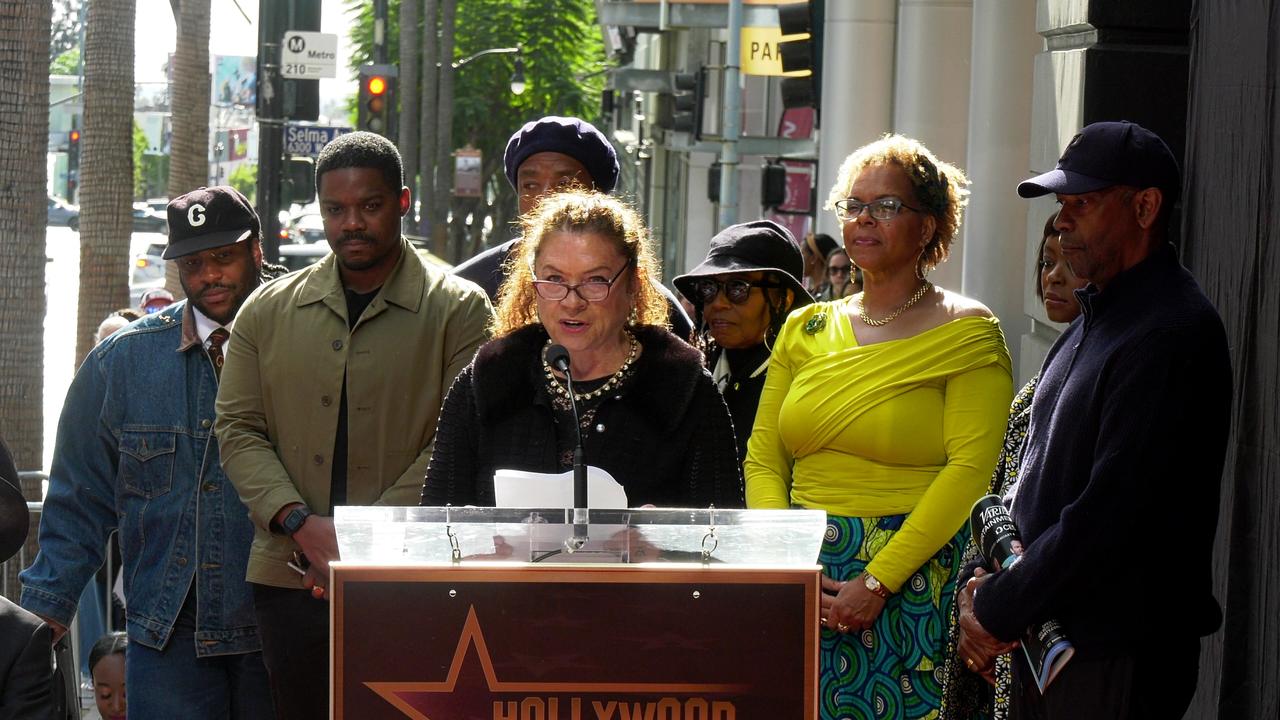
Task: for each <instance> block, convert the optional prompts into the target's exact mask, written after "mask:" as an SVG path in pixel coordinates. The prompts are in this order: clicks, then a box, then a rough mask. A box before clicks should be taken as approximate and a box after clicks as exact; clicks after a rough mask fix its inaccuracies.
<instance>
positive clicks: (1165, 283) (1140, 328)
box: [975, 245, 1232, 656]
mask: <svg viewBox="0 0 1280 720" xmlns="http://www.w3.org/2000/svg"><path fill="white" fill-rule="evenodd" d="M1076 294H1077V297H1078V298H1079V299H1080V304H1081V307H1082V308H1083V313H1082V314H1081V316H1080V317H1079V318H1077V319H1076V320H1075V321H1074V322H1073V323H1072V324H1071V326H1070V327H1069V328H1068V329H1067V331H1066V332H1065V333H1063V335H1062V337H1061V338H1059V339H1058V342H1057V343H1055V344H1054V346H1053V347H1052V349H1050V351H1049V355H1048V357H1046V358H1045V363H1044V367H1043V369H1042V370H1041V375H1040V385H1039V387H1038V388H1037V389H1036V394H1035V400H1034V402H1033V405H1032V411H1031V426H1030V429H1029V431H1028V436H1027V441H1026V446H1025V449H1024V456H1023V463H1022V472H1021V478H1020V482H1019V485H1018V488H1017V490H1016V494H1015V496H1014V498H1013V504H1012V513H1013V518H1014V521H1015V522H1016V523H1017V524H1018V526H1019V529H1020V530H1021V532H1022V537H1023V542H1024V544H1025V547H1026V553H1025V554H1024V556H1023V557H1022V559H1021V561H1020V562H1018V563H1017V564H1016V565H1014V566H1013V567H1012V568H1010V569H1009V570H1008V571H1007V572H1001V573H997V574H996V575H995V576H994V577H993V578H992V579H991V580H990V581H988V582H987V583H986V584H985V585H984V586H983V587H982V588H981V589H980V590H979V591H978V594H977V599H976V604H975V611H976V613H977V616H978V620H979V621H980V622H981V623H982V625H983V626H984V627H985V628H986V629H987V630H988V631H989V632H991V633H992V634H993V635H995V636H996V637H998V638H1000V639H1002V640H1006V641H1008V640H1013V639H1016V638H1018V637H1019V636H1021V635H1022V633H1023V631H1024V630H1025V629H1026V628H1027V627H1028V626H1029V625H1031V624H1032V623H1034V622H1039V621H1043V620H1047V619H1051V618H1056V619H1057V620H1059V621H1060V622H1061V623H1062V624H1063V626H1064V628H1065V630H1066V633H1067V635H1068V637H1070V639H1071V640H1072V641H1073V643H1074V644H1075V646H1076V649H1077V653H1078V654H1079V655H1081V656H1100V655H1108V654H1115V653H1125V652H1127V651H1128V650H1130V649H1135V648H1142V647H1150V646H1151V645H1152V644H1153V643H1154V644H1157V645H1164V644H1167V643H1169V642H1176V641H1177V639H1179V638H1194V637H1198V636H1202V635H1207V634H1209V633H1211V632H1213V631H1214V630H1216V629H1217V628H1218V626H1219V625H1220V624H1221V621H1222V612H1221V609H1220V607H1219V605H1218V603H1217V601H1216V600H1215V599H1214V597H1213V595H1212V587H1211V585H1212V573H1211V562H1212V554H1213V538H1214V533H1215V531H1216V528H1217V521H1218V496H1219V488H1220V484H1221V477H1222V464H1223V457H1224V453H1225V450H1226V441H1227V433H1228V430H1229V427H1230V412H1231V392H1232V391H1231V366H1230V359H1229V357H1228V353H1227V340H1226V333H1225V331H1224V329H1223V326H1222V320H1221V318H1219V316H1218V313H1217V311H1216V310H1215V309H1214V307H1213V305H1212V304H1211V303H1210V302H1209V299H1208V298H1206V297H1205V295H1204V293H1203V292H1201V290H1200V287H1199V285H1197V284H1196V281H1195V279H1194V278H1192V276H1191V274H1190V273H1189V272H1187V270H1186V269H1185V268H1183V267H1182V266H1181V264H1180V263H1179V262H1178V259H1177V256H1176V254H1175V252H1174V249H1173V247H1172V246H1171V245H1165V246H1163V247H1161V248H1159V249H1157V250H1156V251H1155V252H1153V253H1152V254H1151V256H1149V257H1148V258H1147V259H1146V260H1144V261H1142V262H1141V263H1139V264H1137V265H1135V266H1134V267H1132V268H1130V269H1128V270H1126V271H1124V272H1122V273H1120V274H1119V275H1117V276H1116V277H1115V278H1114V279H1113V280H1112V281H1111V283H1109V284H1108V285H1107V287H1106V289H1105V290H1101V291H1100V290H1098V288H1097V287H1095V286H1093V285H1089V286H1088V287H1087V288H1085V289H1083V290H1079V291H1077V293H1076Z"/></svg>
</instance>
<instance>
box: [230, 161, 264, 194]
mask: <svg viewBox="0 0 1280 720" xmlns="http://www.w3.org/2000/svg"><path fill="white" fill-rule="evenodd" d="M227 184H228V185H230V186H231V187H233V188H235V189H237V190H239V191H240V192H242V193H244V196H245V197H247V198H249V202H257V199H256V198H255V195H256V194H257V192H258V166H257V165H250V164H249V163H242V164H240V165H239V166H237V167H236V169H235V170H232V171H231V175H230V176H228V177H227Z"/></svg>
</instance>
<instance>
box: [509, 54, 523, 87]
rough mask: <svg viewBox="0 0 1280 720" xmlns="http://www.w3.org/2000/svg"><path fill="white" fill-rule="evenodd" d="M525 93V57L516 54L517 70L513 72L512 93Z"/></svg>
mask: <svg viewBox="0 0 1280 720" xmlns="http://www.w3.org/2000/svg"><path fill="white" fill-rule="evenodd" d="M523 93H524V58H522V57H520V56H519V55H516V71H515V72H513V73H511V94H512V95H521V94H523Z"/></svg>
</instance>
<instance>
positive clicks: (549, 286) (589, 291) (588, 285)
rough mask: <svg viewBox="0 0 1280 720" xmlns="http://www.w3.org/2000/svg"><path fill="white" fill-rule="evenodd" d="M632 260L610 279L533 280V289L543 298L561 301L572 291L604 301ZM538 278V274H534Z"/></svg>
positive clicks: (590, 298)
mask: <svg viewBox="0 0 1280 720" xmlns="http://www.w3.org/2000/svg"><path fill="white" fill-rule="evenodd" d="M631 262H632V261H631V260H628V261H627V263H626V264H625V265H623V266H622V269H621V270H619V271H618V272H617V274H615V275H614V276H613V277H612V278H611V279H609V280H588V281H587V282H582V283H578V284H577V285H570V284H569V283H562V282H557V281H555V280H537V279H535V280H534V281H533V289H534V291H536V292H537V293H538V297H540V298H542V299H543V300H554V301H557V302H558V301H560V300H563V299H565V298H567V297H569V293H570V292H575V293H578V297H580V298H582V299H583V300H585V301H587V302H603V301H604V300H605V298H607V297H609V291H610V290H612V289H613V284H614V283H615V282H617V281H618V278H620V277H622V273H624V272H626V271H627V268H629V267H631ZM534 277H535V278H537V275H536V274H535V275H534Z"/></svg>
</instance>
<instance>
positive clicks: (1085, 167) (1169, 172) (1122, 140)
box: [1018, 120, 1182, 207]
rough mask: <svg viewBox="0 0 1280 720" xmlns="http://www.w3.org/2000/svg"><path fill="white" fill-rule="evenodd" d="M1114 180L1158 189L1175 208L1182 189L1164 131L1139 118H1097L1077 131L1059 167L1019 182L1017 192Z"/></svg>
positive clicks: (1081, 188)
mask: <svg viewBox="0 0 1280 720" xmlns="http://www.w3.org/2000/svg"><path fill="white" fill-rule="evenodd" d="M1115 185H1128V186H1130V187H1135V188H1139V189H1145V188H1152V187H1153V188H1159V189H1160V192H1161V193H1162V194H1163V196H1164V197H1163V200H1164V204H1165V205H1166V206H1168V207H1172V206H1173V204H1174V203H1175V202H1177V201H1178V195H1179V194H1180V191H1181V189H1182V178H1181V176H1180V174H1179V172H1178V161H1177V160H1175V159H1174V158H1173V153H1172V152H1170V151H1169V146H1168V145H1166V144H1165V142H1164V140H1161V139H1160V136H1159V135H1156V134H1155V133H1153V132H1151V131H1150V130H1148V129H1146V128H1144V127H1142V126H1141V125H1138V124H1137V123H1131V122H1129V121H1127V120H1120V121H1118V122H1096V123H1093V124H1092V125H1089V126H1087V127H1085V128H1084V129H1083V130H1081V131H1080V132H1078V133H1076V136H1075V137H1074V138H1072V139H1071V142H1070V143H1068V144H1067V149H1066V150H1063V151H1062V157H1061V158H1059V159H1058V165H1057V167H1055V168H1054V169H1052V170H1050V171H1049V172H1047V173H1044V174H1042V175H1037V176H1035V177H1033V178H1031V179H1029V180H1024V181H1022V182H1021V183H1019V184H1018V194H1019V195H1021V196H1022V197H1024V198H1033V197H1039V196H1041V195H1047V194H1049V193H1057V194H1059V195H1081V194H1084V193H1088V192H1095V191H1098V190H1103V189H1106V188H1109V187H1112V186H1115Z"/></svg>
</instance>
